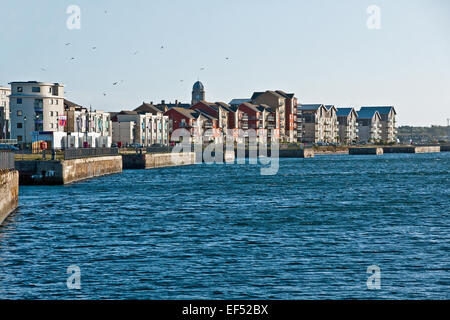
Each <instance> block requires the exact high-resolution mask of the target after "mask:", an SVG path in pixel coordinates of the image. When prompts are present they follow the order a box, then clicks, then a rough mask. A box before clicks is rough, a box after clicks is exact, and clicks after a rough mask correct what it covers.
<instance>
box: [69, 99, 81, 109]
mask: <svg viewBox="0 0 450 320" xmlns="http://www.w3.org/2000/svg"><path fill="white" fill-rule="evenodd" d="M64 108H66V109H68V108H75V109H79V108H84V107H83V106H82V105H79V104H76V103H75V102H72V101H70V100H67V99H64ZM84 109H86V108H84Z"/></svg>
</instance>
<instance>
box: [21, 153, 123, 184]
mask: <svg viewBox="0 0 450 320" xmlns="http://www.w3.org/2000/svg"><path fill="white" fill-rule="evenodd" d="M16 169H17V170H18V171H19V174H20V178H19V181H20V184H24V185H35V184H37V185H60V184H67V183H71V182H75V181H80V180H84V179H89V178H93V177H98V176H102V175H106V174H112V173H119V172H122V157H121V156H105V157H92V158H82V159H74V160H64V161H38V160H34V161H16Z"/></svg>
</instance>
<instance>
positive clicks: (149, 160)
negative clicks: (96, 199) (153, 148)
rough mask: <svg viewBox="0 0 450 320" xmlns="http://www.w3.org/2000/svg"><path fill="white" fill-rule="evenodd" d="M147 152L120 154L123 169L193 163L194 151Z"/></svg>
mask: <svg viewBox="0 0 450 320" xmlns="http://www.w3.org/2000/svg"><path fill="white" fill-rule="evenodd" d="M177 156H178V158H173V156H172V153H147V154H124V155H122V162H123V169H152V168H162V167H173V166H182V165H191V164H195V153H194V152H187V153H179V154H177Z"/></svg>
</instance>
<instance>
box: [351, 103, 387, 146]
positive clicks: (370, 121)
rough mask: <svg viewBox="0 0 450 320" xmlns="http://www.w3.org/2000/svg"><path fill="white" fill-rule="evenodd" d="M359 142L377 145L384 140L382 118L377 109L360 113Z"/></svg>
mask: <svg viewBox="0 0 450 320" xmlns="http://www.w3.org/2000/svg"><path fill="white" fill-rule="evenodd" d="M357 121H358V130H359V131H358V134H359V141H361V142H370V143H376V142H379V141H381V140H382V130H381V128H382V124H381V116H380V114H379V113H378V111H377V110H375V109H364V110H363V109H361V110H360V111H358V119H357Z"/></svg>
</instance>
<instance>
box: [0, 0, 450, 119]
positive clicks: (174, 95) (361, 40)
mask: <svg viewBox="0 0 450 320" xmlns="http://www.w3.org/2000/svg"><path fill="white" fill-rule="evenodd" d="M70 5H77V6H78V7H79V8H80V15H79V16H80V29H69V28H68V27H67V20H68V18H69V17H70V14H68V13H66V10H67V8H68V7H69V6H70ZM371 5H376V6H378V7H379V9H380V20H379V22H380V29H369V28H368V26H367V20H368V19H369V18H371V14H369V13H368V12H367V9H368V7H369V6H371ZM371 21H372V20H371ZM0 30H1V31H0V85H7V84H8V83H9V82H11V81H31V80H34V81H44V82H59V83H63V84H64V85H65V90H66V91H67V93H66V98H67V99H69V100H71V101H73V102H76V103H78V104H81V105H84V106H92V108H93V109H97V110H104V111H120V110H130V109H134V108H136V107H137V106H139V105H140V104H141V103H142V102H143V101H145V102H150V101H153V102H154V103H157V102H160V101H161V100H165V101H166V102H174V101H175V100H178V101H181V102H187V103H190V100H191V91H192V85H193V83H194V82H195V81H197V79H200V81H202V83H203V84H204V86H205V90H206V99H207V100H208V101H223V102H229V101H230V100H231V99H233V98H249V97H250V96H251V95H252V93H253V92H254V91H265V90H283V91H286V92H293V93H295V94H296V97H297V98H298V101H299V103H323V104H334V105H336V106H355V107H358V106H362V105H394V106H395V108H396V110H397V113H398V123H399V125H416V126H419V125H421V126H429V125H446V124H447V120H446V119H447V118H450V1H448V0H395V1H392V0H371V1H365V0H341V1H335V0H314V1H313V0H309V1H300V0H278V1H266V0H258V1H256V0H239V1H237V0H226V1H225V0H208V1H203V0H190V1H185V0H179V1H173V0H162V1H159V0H151V1H149V0H142V1H141V0H129V1H122V0H121V1H113V0H108V1H106V0H78V1H76V0H70V1H65V0H39V1H31V0H29V1H20V0H17V1H7V0H0ZM67 43H70V45H66V44H67ZM93 47H95V49H93ZM71 58H74V59H71ZM227 58H228V59H227ZM116 82H117V83H116ZM114 83H116V85H113V84H114Z"/></svg>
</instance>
